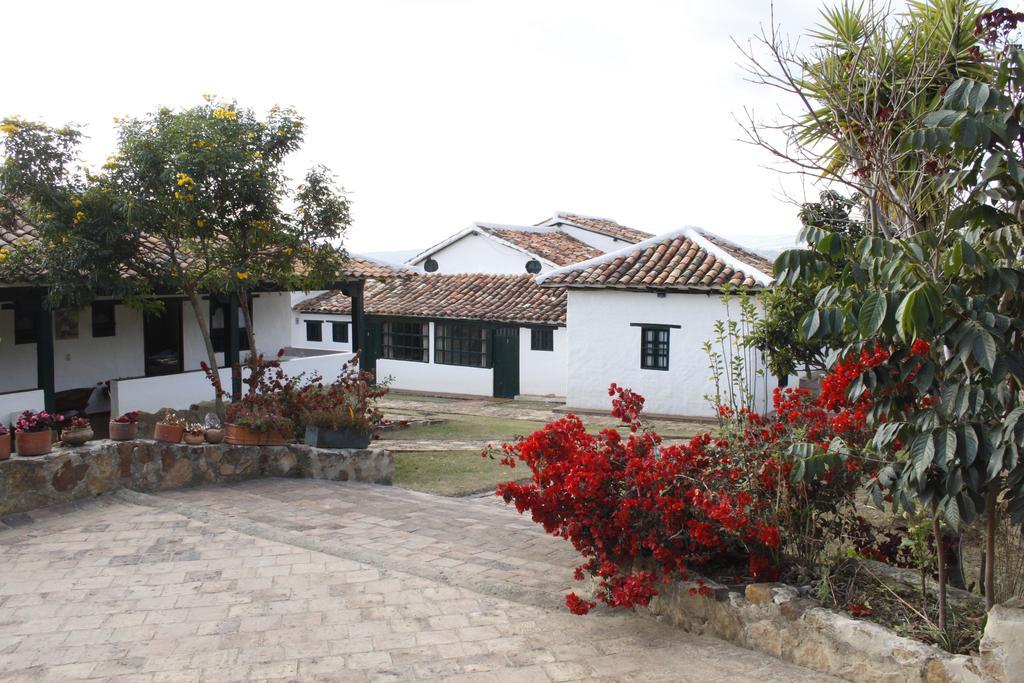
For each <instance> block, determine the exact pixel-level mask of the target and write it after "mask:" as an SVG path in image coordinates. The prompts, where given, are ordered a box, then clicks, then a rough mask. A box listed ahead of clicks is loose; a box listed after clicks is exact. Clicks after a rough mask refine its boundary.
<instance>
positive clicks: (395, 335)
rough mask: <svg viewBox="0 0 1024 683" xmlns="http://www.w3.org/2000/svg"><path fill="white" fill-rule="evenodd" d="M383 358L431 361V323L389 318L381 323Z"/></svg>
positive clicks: (421, 361) (418, 361)
mask: <svg viewBox="0 0 1024 683" xmlns="http://www.w3.org/2000/svg"><path fill="white" fill-rule="evenodd" d="M380 352H381V357H382V358H390V359H392V360H411V361H416V362H417V363H427V362H429V361H430V323H421V322H410V321H404V320H387V321H385V322H384V323H382V324H381V340H380Z"/></svg>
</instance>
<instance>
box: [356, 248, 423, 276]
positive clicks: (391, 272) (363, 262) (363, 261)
mask: <svg viewBox="0 0 1024 683" xmlns="http://www.w3.org/2000/svg"><path fill="white" fill-rule="evenodd" d="M421 272H422V271H421V270H420V269H419V268H413V267H412V266H403V265H399V264H395V263H387V262H385V261H378V260H377V259H372V258H369V257H366V256H359V255H357V254H349V256H348V263H347V264H346V265H345V268H344V274H345V275H348V276H350V277H353V278H358V279H366V280H382V279H384V278H389V277H395V276H398V275H416V274H418V273H421Z"/></svg>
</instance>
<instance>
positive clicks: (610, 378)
mask: <svg viewBox="0 0 1024 683" xmlns="http://www.w3.org/2000/svg"><path fill="white" fill-rule="evenodd" d="M770 272H771V264H770V263H768V261H767V260H765V259H764V258H762V257H760V256H758V255H757V254H754V253H752V252H749V251H746V250H744V249H742V248H741V247H739V246H737V245H735V244H733V243H731V242H728V241H727V240H724V239H722V238H720V237H718V236H716V235H713V234H711V233H708V232H705V231H701V230H697V229H694V228H687V229H683V230H678V231H674V232H670V233H667V234H664V235H659V236H657V237H654V238H651V239H648V240H645V241H643V242H640V243H638V244H635V245H630V246H627V247H625V248H622V249H620V250H617V251H614V252H610V253H607V254H603V255H601V256H598V257H596V258H593V259H589V260H587V261H583V262H581V263H577V264H574V265H571V266H567V267H564V268H560V269H556V270H552V271H550V272H548V273H545V274H543V275H541V276H539V277H538V278H537V282H538V283H539V284H540V285H541V286H542V287H543V288H558V289H564V290H566V291H567V294H568V299H567V315H566V324H567V331H568V346H569V348H568V369H567V378H568V381H567V392H566V405H567V407H568V408H569V409H574V408H575V409H584V410H602V411H603V410H607V409H608V407H609V399H608V386H609V384H611V383H612V382H615V383H617V384H619V385H620V386H624V387H627V388H630V389H632V390H634V391H636V392H638V393H640V394H642V395H643V396H644V397H645V398H646V407H645V410H646V411H647V412H649V413H651V414H663V415H674V416H694V417H712V416H714V408H713V407H712V405H711V404H710V403H709V402H708V401H707V400H706V399H705V396H706V395H713V394H714V392H715V387H714V383H713V381H712V379H711V371H710V369H709V367H708V362H709V361H708V357H707V354H706V353H705V351H704V350H703V349H702V346H703V344H704V343H705V342H706V341H708V340H709V339H712V338H714V335H715V331H714V326H715V322H716V321H718V320H726V319H728V318H729V316H730V311H729V310H727V308H726V306H725V304H724V303H723V300H722V292H723V288H724V287H725V286H727V285H730V286H734V287H735V286H740V285H743V286H746V287H748V288H749V289H750V290H751V291H756V290H757V289H758V288H761V287H764V286H766V285H768V284H769V283H770V282H771V275H770ZM731 314H732V316H734V317H735V316H736V315H737V314H738V311H737V307H736V304H735V303H734V304H733V306H732V310H731ZM775 386H777V381H776V380H775V379H774V378H771V377H767V378H766V383H765V384H763V385H760V386H759V387H758V390H757V391H756V394H757V395H758V396H759V397H761V398H762V400H763V398H764V396H765V395H766V394H767V396H768V397H770V395H771V391H772V390H773V389H774V387H775ZM761 407H762V408H763V407H764V406H763V405H762V406H761Z"/></svg>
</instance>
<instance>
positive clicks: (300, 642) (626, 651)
mask: <svg viewBox="0 0 1024 683" xmlns="http://www.w3.org/2000/svg"><path fill="white" fill-rule="evenodd" d="M8 522H9V525H10V528H7V529H3V528H0V680H2V681H35V680H44V681H46V680H53V681H71V680H85V679H108V680H125V681H189V680H196V681H198V680H210V681H221V680H254V679H255V680H267V679H284V680H338V681H362V680H411V679H431V678H433V679H444V680H466V681H476V680H480V681H485V680H509V681H568V680H591V679H603V680H664V681H669V680H671V681H719V680H723V681H724V680H727V681H759V682H762V683H766V682H769V681H787V682H788V681H796V680H799V681H814V680H831V679H828V678H827V677H824V676H820V675H818V674H815V673H813V672H809V671H806V670H803V669H800V668H798V667H794V666H792V665H789V664H786V663H783V662H780V661H778V660H775V659H772V658H770V657H767V656H765V655H762V654H759V653H755V652H750V651H747V650H743V649H740V648H737V647H735V646H732V645H730V644H727V643H725V642H722V641H718V640H714V639H710V638H700V637H696V636H693V635H689V634H685V633H683V632H681V631H678V630H676V629H673V628H671V627H669V626H666V625H663V624H659V623H657V622H655V621H653V620H649V619H644V618H641V617H639V616H636V615H633V614H628V613H618V612H611V611H607V610H606V611H604V612H599V613H598V614H597V615H595V616H589V617H585V618H580V617H573V616H571V615H569V614H568V613H567V612H566V611H565V609H564V607H562V606H561V600H562V598H561V596H562V594H563V593H564V590H565V589H566V588H567V587H568V584H569V583H571V581H569V576H570V573H571V572H570V568H571V567H572V566H573V565H574V564H575V563H576V556H575V554H574V553H573V552H572V551H571V548H569V547H568V546H567V544H565V543H564V542H562V541H559V540H557V539H552V538H549V537H547V536H545V535H544V534H543V533H542V532H541V530H540V529H539V528H538V527H536V525H534V524H533V523H531V522H530V521H529V520H526V519H523V518H520V517H519V516H518V515H516V514H515V513H514V511H510V510H508V509H506V508H505V507H504V506H503V505H501V504H500V503H498V502H496V501H493V500H491V499H445V498H439V497H434V496H429V495H426V494H418V493H413V492H409V491H404V490H401V489H392V488H389V487H375V486H369V485H356V484H335V483H327V482H314V481H309V480H285V479H269V480H262V481H256V482H249V483H246V484H242V485H236V486H229V487H214V488H203V489H191V490H184V491H177V492H172V493H166V494H161V495H157V496H152V495H143V494H137V493H132V492H122V493H119V494H115V495H113V496H109V497H105V498H101V499H98V500H95V501H90V502H89V503H86V504H84V505H81V506H78V507H68V508H61V509H53V510H44V511H40V512H37V513H34V514H33V515H30V516H24V517H21V518H18V519H13V520H8Z"/></svg>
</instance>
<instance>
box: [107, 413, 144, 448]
mask: <svg viewBox="0 0 1024 683" xmlns="http://www.w3.org/2000/svg"><path fill="white" fill-rule="evenodd" d="M138 431H139V413H138V411H136V410H133V411H131V412H128V413H125V414H124V415H122V416H120V417H117V418H115V419H113V420H111V421H110V438H111V439H112V440H113V441H131V440H132V439H134V438H135V435H136V434H138Z"/></svg>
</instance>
